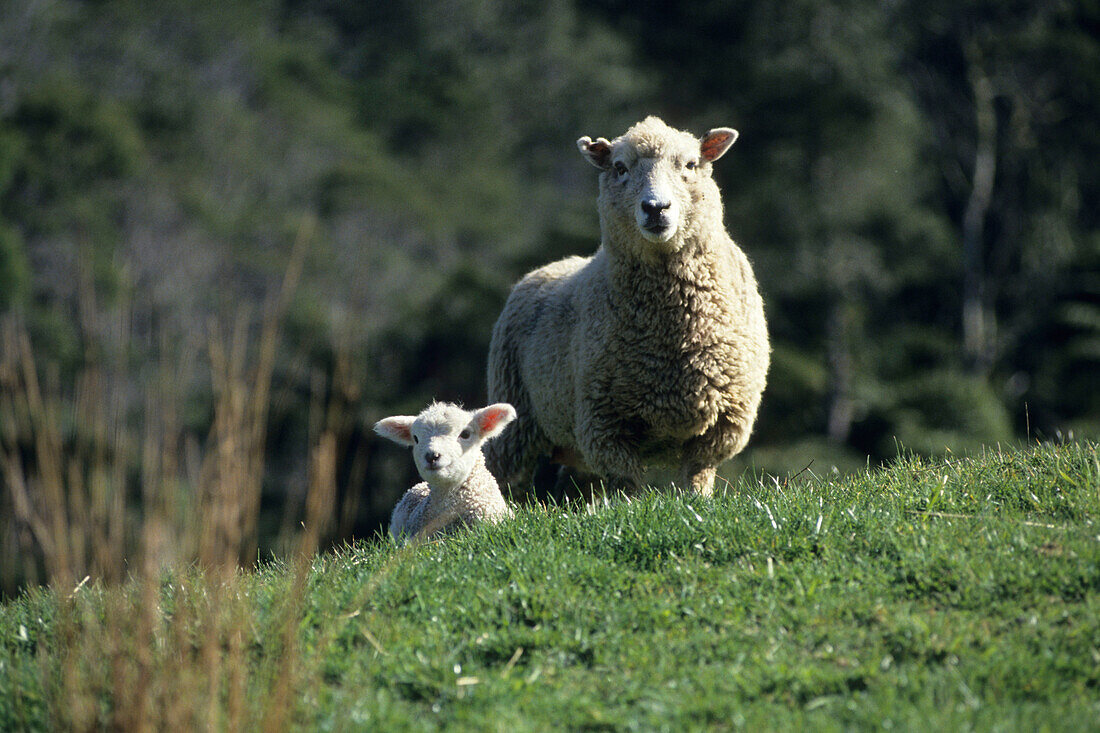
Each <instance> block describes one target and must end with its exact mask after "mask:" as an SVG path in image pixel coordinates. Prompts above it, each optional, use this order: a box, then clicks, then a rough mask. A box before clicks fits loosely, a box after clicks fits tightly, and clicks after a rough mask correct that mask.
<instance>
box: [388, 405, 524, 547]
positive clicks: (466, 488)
mask: <svg viewBox="0 0 1100 733" xmlns="http://www.w3.org/2000/svg"><path fill="white" fill-rule="evenodd" d="M515 417H516V411H515V409H514V408H513V407H512V406H511V405H508V404H495V405H489V406H488V407H483V408H481V409H480V410H474V411H473V412H467V411H466V410H464V409H462V408H461V407H459V406H458V405H454V404H451V403H447V402H434V403H432V404H431V405H429V406H428V407H427V408H425V409H424V411H423V412H421V413H420V414H419V415H416V416H415V417H413V416H410V415H396V416H394V417H387V418H385V419H384V420H379V421H378V422H377V423H376V424H375V426H374V430H375V432H376V433H378V434H379V435H381V436H383V437H385V438H389V439H390V440H392V441H394V442H395V443H399V444H401V445H407V446H411V447H412V449H413V461H414V462H415V463H416V470H417V471H418V472H419V473H420V477H421V478H423V479H424V481H423V483H419V484H417V485H416V486H413V487H412V488H411V489H409V490H408V491H406V492H405V495H404V496H402V497H401V501H399V502H398V503H397V506H396V507H395V508H394V510H393V514H392V516H391V517H390V534H391V535H392V536H393V538H394V539H395V540H397V541H398V542H402V541H407V540H408V539H410V538H418V539H423V538H427V537H431V536H433V535H435V534H439V533H445V532H451V531H453V530H454V529H457V528H458V527H461V526H463V525H469V524H474V523H476V522H493V523H496V522H499V521H500V520H502V519H505V518H507V517H511V516H512V510H511V509H510V508H509V507H508V505H507V504H505V502H504V497H503V496H501V493H500V488H499V487H498V486H497V482H496V480H495V479H494V478H493V476H492V474H490V473H489V471H488V470H487V469H486V467H485V457H484V455H483V454H482V452H481V447H482V445H483V444H484V443H485V441H487V440H489V439H491V438H494V437H496V436H497V435H500V433H501V432H502V431H503V430H504V428H505V427H507V426H508V423H510V422H512V420H514V419H515Z"/></svg>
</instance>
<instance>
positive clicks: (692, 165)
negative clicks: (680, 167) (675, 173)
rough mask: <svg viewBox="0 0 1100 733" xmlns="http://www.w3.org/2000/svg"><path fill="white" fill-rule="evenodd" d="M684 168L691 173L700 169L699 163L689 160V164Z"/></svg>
mask: <svg viewBox="0 0 1100 733" xmlns="http://www.w3.org/2000/svg"><path fill="white" fill-rule="evenodd" d="M684 167H685V168H687V169H688V170H689V171H693V170H695V169H696V168H697V167H699V161H697V160H689V161H688V162H687V163H685V164H684Z"/></svg>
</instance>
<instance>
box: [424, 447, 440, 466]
mask: <svg viewBox="0 0 1100 733" xmlns="http://www.w3.org/2000/svg"><path fill="white" fill-rule="evenodd" d="M442 457H443V456H441V455H440V454H439V451H434V450H427V451H424V462H425V463H427V464H428V465H429V466H435V465H437V464H438V463H439V459H440V458H442Z"/></svg>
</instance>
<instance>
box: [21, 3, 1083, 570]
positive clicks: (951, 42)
mask: <svg viewBox="0 0 1100 733" xmlns="http://www.w3.org/2000/svg"><path fill="white" fill-rule="evenodd" d="M651 113H655V114H659V115H661V116H663V117H664V118H665V119H666V121H668V122H669V123H671V124H673V125H674V126H679V127H684V128H687V129H691V130H693V131H695V132H696V133H702V132H705V131H706V130H707V129H709V128H711V127H716V126H731V127H735V128H737V129H738V130H740V132H741V137H740V138H739V141H738V143H737V144H736V145H735V146H734V148H733V149H732V150H731V151H730V154H728V155H727V156H726V157H725V158H723V160H722V161H721V163H719V164H718V166H717V167H716V175H717V177H718V179H719V184H720V186H721V188H722V190H723V194H724V198H725V202H726V221H727V225H728V228H729V229H730V232H731V234H732V235H733V236H734V238H735V239H736V240H737V241H738V242H739V243H740V244H741V246H742V248H743V249H744V250H745V251H746V252H747V253H748V255H749V257H750V258H751V260H752V261H753V263H754V266H755V268H756V272H757V277H758V279H759V281H760V283H761V288H762V291H763V293H764V297H765V301H766V306H767V311H768V316H769V324H770V331H771V335H772V340H773V345H774V349H775V352H774V357H773V367H772V371H771V374H770V379H769V385H768V389H767V391H766V393H765V396H764V402H763V409H762V413H761V416H760V420H759V422H758V427H757V430H756V433H755V436H754V439H753V441H752V442H751V444H750V447H749V449H748V450H747V451H746V452H745V453H744V454H743V455H742V456H741V457H739V458H738V459H737V460H735V461H734V462H731V463H730V464H729V465H727V466H726V468H725V471H724V473H725V475H727V476H736V475H738V474H740V473H741V472H742V471H744V470H746V468H752V469H755V470H762V469H763V470H767V471H769V472H772V473H775V474H779V475H783V474H785V473H795V472H798V471H800V470H802V469H803V468H805V467H806V466H808V465H811V462H812V469H811V470H814V471H815V472H819V473H820V472H822V471H830V470H833V469H834V468H835V470H837V471H840V472H845V471H850V470H855V469H859V468H862V467H864V466H866V465H868V464H870V465H875V464H877V463H878V462H879V461H882V460H886V459H889V458H890V457H892V456H894V455H896V454H897V452H898V451H899V450H900V449H902V448H903V447H904V449H907V450H915V451H918V452H921V453H927V454H941V453H944V452H945V451H952V452H955V453H959V452H966V451H975V450H979V449H980V448H981V446H983V445H994V444H996V443H998V442H1008V443H1012V442H1016V441H1019V440H1021V439H1028V438H1030V439H1035V438H1041V439H1057V438H1063V437H1068V436H1071V435H1077V436H1089V435H1091V436H1095V435H1097V434H1098V432H1100V396H1098V394H1097V391H1098V390H1097V386H1098V385H1100V228H1098V218H1100V206H1098V202H1100V190H1098V184H1100V165H1098V164H1097V161H1098V159H1100V4H1098V3H1097V2H1095V0H1082V2H1041V3H1034V2H1021V1H1015V0H989V1H981V0H886V1H872V0H822V1H815V2H810V1H809V0H756V1H754V2H743V1H741V0H723V1H722V2H716V1H707V0H704V1H702V2H700V1H693V2H660V3H649V2H625V1H622V0H602V1H601V2H594V3H583V4H581V3H574V2H569V1H566V0H558V1H554V0H551V1H549V2H539V3H534V2H493V1H492V0H486V1H484V2H477V1H474V0H450V1H444V2H430V3H428V2H412V1H409V0H394V1H391V2H387V3H359V2H336V1H335V0H331V1H326V0H284V1H283V2H279V1H277V0H270V1H266V2H237V3H231V4H227V3H224V2H222V1H221V0H219V1H217V2H204V1H203V0H194V1H188V2H171V1H161V2H154V3H145V2H133V1H127V0H104V1H102V2H92V1H87V2H77V1H73V0H3V1H2V2H0V311H2V314H3V315H2V317H3V318H4V319H6V320H7V321H8V322H18V323H20V324H22V325H23V327H25V328H26V330H27V332H28V333H29V335H30V340H31V342H32V344H33V349H34V353H35V360H36V363H37V364H38V367H39V369H40V370H41V371H42V372H43V374H44V375H46V377H48V380H47V381H49V382H50V383H51V384H54V385H55V386H56V389H57V391H58V392H59V393H61V394H62V395H64V394H68V393H73V394H77V396H79V395H78V393H79V383H80V380H79V375H81V374H82V373H84V372H85V371H86V370H87V368H88V366H89V364H95V365H97V366H99V367H102V368H104V369H105V370H106V372H107V373H108V374H109V375H110V377H111V385H112V386H111V389H110V391H109V400H110V409H111V411H112V412H113V414H115V415H117V416H118V420H119V422H120V423H121V424H125V423H126V422H127V421H133V422H134V423H135V424H138V423H140V421H141V416H142V414H143V411H144V410H145V409H146V406H147V404H148V401H149V395H150V393H151V392H152V393H156V394H160V395H161V396H162V397H163V399H164V400H165V401H168V402H170V403H171V404H172V405H174V409H175V410H177V411H178V414H179V420H180V422H181V424H182V426H183V431H184V433H185V434H187V435H189V436H192V437H193V442H194V444H196V445H198V446H199V450H201V449H202V446H203V440H204V436H206V435H207V434H208V433H209V431H210V429H211V425H212V422H213V420H214V407H213V405H214V396H213V392H214V389H215V387H214V385H213V384H212V380H211V376H210V374H211V368H210V353H209V352H210V344H211V343H212V341H216V340H217V339H219V338H222V337H223V335H224V334H225V333H226V332H228V331H229V330H230V329H231V326H230V325H229V324H237V327H238V328H240V329H243V332H244V333H253V334H254V333H255V332H256V331H257V330H258V329H259V327H260V324H261V322H262V321H263V319H264V318H265V315H270V313H271V305H270V304H271V302H272V298H273V297H274V294H275V293H276V292H277V291H278V289H279V287H280V283H281V282H282V280H283V277H284V272H285V271H286V269H287V267H288V262H289V261H291V250H292V248H293V245H294V242H295V241H301V242H304V243H305V245H306V250H305V260H304V270H303V272H302V275H301V278H300V280H299V281H298V282H297V284H296V287H295V288H294V290H293V297H292V299H291V300H290V301H289V303H288V305H287V309H286V314H285V318H283V329H282V334H281V338H280V340H279V342H278V351H277V352H276V360H275V367H274V376H273V380H272V394H271V399H270V405H269V407H268V413H267V416H266V420H267V433H266V439H265V443H264V445H265V446H266V447H265V451H266V461H265V465H264V469H263V504H262V510H263V511H262V515H261V526H260V532H259V534H260V552H261V554H264V553H265V552H266V551H269V550H270V549H271V548H273V547H274V544H273V543H274V539H273V538H274V537H275V535H276V533H277V532H276V531H277V529H278V527H279V526H280V524H284V525H285V523H286V521H287V519H286V518H287V517H288V516H291V515H292V514H293V511H294V507H296V506H300V504H301V502H302V501H303V495H304V493H303V492H304V491H305V489H304V486H305V483H306V473H307V465H308V461H307V454H308V451H309V445H310V435H311V434H313V433H316V431H317V428H316V426H317V424H318V423H319V422H321V421H327V424H328V425H329V426H330V427H331V428H332V430H333V432H334V434H335V435H336V436H337V449H336V455H337V461H338V468H337V477H338V481H337V483H338V492H337V497H336V505H337V506H336V512H337V521H336V522H335V523H334V524H333V526H332V528H331V531H330V532H329V535H330V540H339V539H342V538H347V537H351V536H366V535H369V534H371V533H372V532H373V531H375V530H376V529H378V528H379V527H380V526H383V524H384V522H385V521H386V519H387V518H388V513H389V511H390V509H391V508H392V506H393V503H394V502H395V501H396V499H397V497H398V496H399V494H400V493H401V492H402V491H403V490H404V489H405V488H407V487H408V486H410V485H411V484H412V483H413V482H414V478H415V474H414V469H413V466H412V461H411V459H410V457H409V456H408V455H407V452H405V451H401V450H398V449H396V448H394V447H392V446H390V445H389V444H385V443H384V442H383V441H381V440H380V439H377V438H375V437H373V435H372V434H371V432H370V426H371V425H372V424H373V422H374V421H375V420H377V419H379V418H381V417H384V416H387V415H390V414H395V413H415V412H417V411H419V410H420V409H421V408H422V407H423V406H424V405H425V404H426V403H427V402H428V401H429V400H431V399H433V398H436V399H442V400H457V401H462V402H464V403H465V404H467V405H468V406H475V405H481V404H483V403H484V401H485V396H486V395H485V383H484V369H485V358H486V352H487V348H488V342H489V337H490V331H491V328H492V324H493V322H494V321H495V319H496V316H497V314H498V313H499V310H500V308H501V306H502V304H503V302H504V299H505V297H506V296H507V292H508V288H509V287H510V285H511V284H512V283H513V282H514V281H515V280H516V279H518V278H519V277H520V276H521V275H522V274H523V273H524V272H526V271H528V270H529V269H531V268H533V267H535V266H538V265H541V264H544V263H546V262H549V261H551V260H554V259H558V258H560V257H563V256H566V255H569V254H590V253H591V252H592V251H594V249H595V246H596V243H597V241H598V236H599V231H598V221H597V215H596V208H595V196H596V175H595V172H594V171H593V169H592V168H591V166H589V165H588V164H587V163H585V162H584V161H583V159H582V158H581V157H580V155H579V154H578V153H577V151H576V148H575V145H574V141H575V140H576V138H578V137H579V136H581V135H591V136H597V135H603V136H607V137H613V136H615V135H618V134H620V133H622V132H623V131H624V130H625V129H626V128H627V127H628V126H629V125H630V124H632V123H633V122H635V121H637V120H638V119H640V118H642V117H644V116H646V115H647V114H651ZM166 369H168V370H170V371H171V372H172V374H173V377H172V378H171V379H170V380H165V379H164V374H165V370H166ZM0 371H2V370H0ZM8 384H9V386H10V384H12V383H11V382H10V381H9V382H8ZM3 385H4V375H3V374H0V390H2V389H3ZM62 417H64V416H62ZM0 422H2V421H0ZM0 427H2V428H3V429H4V438H5V440H6V441H7V445H9V446H16V448H17V449H18V447H19V446H20V444H21V443H20V441H21V440H29V438H26V436H20V435H19V431H18V426H16V425H14V423H12V424H8V423H4V424H3V425H0ZM84 432H86V429H85V426H82V425H81V424H79V421H77V420H72V421H71V424H69V425H68V426H67V435H68V439H69V440H71V441H73V442H74V443H76V442H79V441H81V440H83V439H88V440H94V439H95V436H91V437H88V436H85V435H84ZM138 472H139V469H138V468H134V473H135V474H136V473H138ZM0 481H3V479H2V478H0ZM134 482H135V486H136V485H137V484H138V483H139V480H138V478H137V477H135V479H134ZM10 501H11V499H10V497H9V496H8V495H7V493H6V492H5V493H3V495H0V504H3V506H0V510H2V511H3V513H4V514H5V516H7V517H9V520H5V521H3V522H2V524H3V528H2V529H0V531H2V532H3V536H2V537H0V543H2V544H3V551H4V552H5V553H9V554H10V553H19V552H23V551H26V541H27V540H26V536H25V532H24V531H23V529H22V528H20V527H19V526H18V522H15V521H14V520H11V519H10V517H11V516H12V511H11V507H10V506H9V505H8V504H9V503H10ZM128 501H129V502H131V503H140V492H138V491H137V489H136V488H135V490H134V493H133V495H132V496H130V497H129V498H128ZM287 507H290V511H288V509H287Z"/></svg>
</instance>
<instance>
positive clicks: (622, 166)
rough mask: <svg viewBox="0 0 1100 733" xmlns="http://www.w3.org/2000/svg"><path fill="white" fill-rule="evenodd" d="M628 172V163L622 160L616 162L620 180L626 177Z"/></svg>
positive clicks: (616, 171)
mask: <svg viewBox="0 0 1100 733" xmlns="http://www.w3.org/2000/svg"><path fill="white" fill-rule="evenodd" d="M627 172H628V171H627V168H626V163H623V162H622V161H621V160H618V161H615V173H616V174H618V176H619V178H622V177H623V176H625V175H626V174H627Z"/></svg>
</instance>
